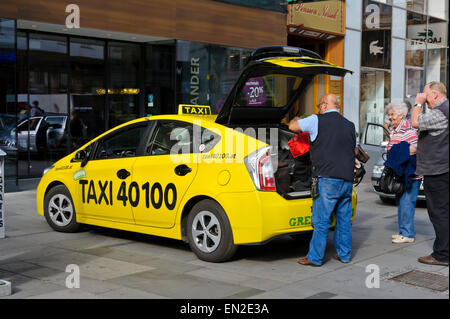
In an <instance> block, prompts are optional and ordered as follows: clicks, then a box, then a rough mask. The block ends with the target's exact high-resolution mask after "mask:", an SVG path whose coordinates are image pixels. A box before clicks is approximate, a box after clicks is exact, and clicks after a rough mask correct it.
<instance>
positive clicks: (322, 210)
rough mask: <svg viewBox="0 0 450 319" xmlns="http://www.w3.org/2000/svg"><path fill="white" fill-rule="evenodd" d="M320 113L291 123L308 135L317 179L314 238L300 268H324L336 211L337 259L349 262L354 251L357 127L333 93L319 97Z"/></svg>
mask: <svg viewBox="0 0 450 319" xmlns="http://www.w3.org/2000/svg"><path fill="white" fill-rule="evenodd" d="M318 110H319V114H317V115H316V114H314V115H311V116H309V117H307V118H304V119H300V118H298V117H295V118H294V119H292V120H291V121H290V122H289V129H290V130H291V131H293V132H308V133H309V135H310V139H311V145H310V152H311V162H312V170H313V171H312V175H313V178H315V179H317V180H318V193H319V194H318V196H317V197H316V198H314V199H313V207H312V226H313V228H314V231H313V236H312V239H311V242H310V244H309V251H308V254H307V255H306V256H305V257H302V258H300V259H299V260H298V263H299V264H301V265H309V266H321V265H322V261H323V258H324V255H325V249H326V245H327V240H328V231H329V227H330V217H331V214H332V213H333V211H335V212H336V227H335V231H334V244H335V247H336V254H335V255H334V256H333V257H334V258H335V259H337V260H339V261H341V262H343V263H347V262H349V261H350V259H351V250H352V225H351V214H352V189H353V177H354V176H353V175H354V167H355V145H356V134H355V125H354V124H353V123H352V122H350V121H348V120H347V119H345V118H344V117H343V116H342V115H341V114H340V113H339V104H338V100H337V97H336V96H335V95H334V94H326V95H324V96H322V97H321V98H320V102H319V105H318Z"/></svg>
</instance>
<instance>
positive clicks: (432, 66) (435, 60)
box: [426, 17, 448, 84]
mask: <svg viewBox="0 0 450 319" xmlns="http://www.w3.org/2000/svg"><path fill="white" fill-rule="evenodd" d="M427 30H428V31H427V39H426V44H427V65H426V82H427V83H428V82H431V81H440V82H442V83H444V84H447V80H448V79H447V76H448V74H447V73H448V61H447V54H446V50H447V39H448V34H447V33H448V23H447V21H445V20H441V19H437V18H434V17H429V18H428V27H427Z"/></svg>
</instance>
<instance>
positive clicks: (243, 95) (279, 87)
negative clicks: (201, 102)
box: [234, 74, 303, 108]
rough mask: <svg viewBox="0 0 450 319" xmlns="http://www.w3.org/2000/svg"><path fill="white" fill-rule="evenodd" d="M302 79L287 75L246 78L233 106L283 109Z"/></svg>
mask: <svg viewBox="0 0 450 319" xmlns="http://www.w3.org/2000/svg"><path fill="white" fill-rule="evenodd" d="M302 81H303V78H301V77H299V76H293V75H287V74H267V75H263V76H255V77H250V78H248V80H247V82H246V83H245V85H244V86H243V87H242V89H241V91H240V92H239V94H238V96H237V98H236V100H235V103H234V106H245V107H249V106H250V107H252V106H254V107H277V108H278V107H284V106H286V105H287V104H288V103H289V101H290V100H291V98H292V97H293V96H294V94H295V93H296V91H297V89H298V88H299V87H300V84H301V83H302Z"/></svg>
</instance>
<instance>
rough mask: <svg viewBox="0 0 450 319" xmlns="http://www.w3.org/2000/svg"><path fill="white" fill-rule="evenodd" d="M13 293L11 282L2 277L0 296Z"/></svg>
mask: <svg viewBox="0 0 450 319" xmlns="http://www.w3.org/2000/svg"><path fill="white" fill-rule="evenodd" d="M10 295H11V283H10V282H9V281H6V280H2V279H0V297H5V296H10Z"/></svg>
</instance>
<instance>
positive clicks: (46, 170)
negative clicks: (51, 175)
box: [42, 166, 54, 176]
mask: <svg viewBox="0 0 450 319" xmlns="http://www.w3.org/2000/svg"><path fill="white" fill-rule="evenodd" d="M53 167H54V166H50V167H47V168H45V169H44V171H43V172H42V176H44V175H45V173H47V172H48V171H49V170H51V169H52V168H53Z"/></svg>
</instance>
